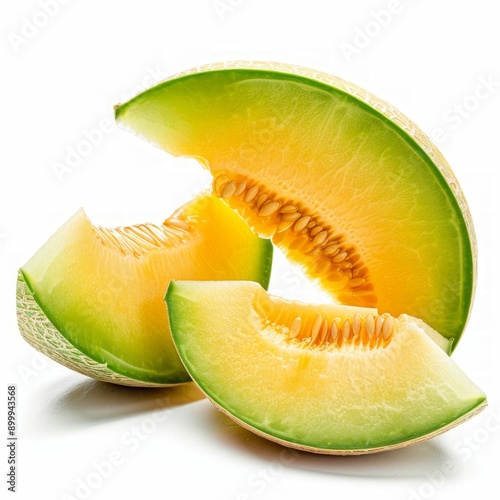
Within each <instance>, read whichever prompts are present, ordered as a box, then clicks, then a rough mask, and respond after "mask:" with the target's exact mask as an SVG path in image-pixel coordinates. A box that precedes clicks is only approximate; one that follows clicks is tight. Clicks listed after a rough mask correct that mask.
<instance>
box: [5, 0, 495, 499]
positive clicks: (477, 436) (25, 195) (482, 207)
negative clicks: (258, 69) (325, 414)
mask: <svg viewBox="0 0 500 500" xmlns="http://www.w3.org/2000/svg"><path fill="white" fill-rule="evenodd" d="M54 1H56V0H54ZM42 3H43V1H42V2H39V1H36V0H23V1H18V2H4V5H3V7H2V13H1V15H0V18H1V21H0V23H1V38H0V54H1V68H2V69H1V73H2V76H1V78H0V85H1V92H0V99H1V108H0V109H1V121H0V126H1V129H2V130H1V132H2V133H1V138H2V146H1V149H0V155H1V161H0V268H1V280H0V287H1V288H0V298H1V300H0V304H1V305H0V307H1V309H0V310H1V316H0V338H1V342H2V349H1V356H2V363H1V364H2V387H1V388H0V395H2V394H3V396H0V400H1V401H3V402H2V404H1V406H0V413H2V431H1V432H0V436H3V435H4V434H5V432H6V429H5V413H6V402H5V401H6V387H7V384H8V383H15V384H17V386H18V397H19V406H18V412H19V430H18V432H19V446H18V458H19V469H18V470H19V474H18V493H17V498H22V499H33V498H40V499H49V498H50V499H64V498H66V499H68V498H84V497H86V498H92V499H98V498H105V499H109V498H118V497H119V496H123V497H126V498H128V497H132V496H133V495H135V496H136V497H140V498H168V497H173V496H177V497H182V498H207V499H216V498H217V499H227V500H236V499H239V500H243V499H246V498H252V499H254V498H255V499H266V498H282V497H283V498H284V497H285V495H286V497H287V498H291V499H292V498H300V497H304V496H305V497H307V498H313V497H317V498H346V499H350V498H362V497H366V496H368V495H369V496H370V497H371V498H384V499H387V498H388V499H401V500H404V499H409V498H412V499H418V498H435V499H455V498H457V495H461V497H462V498H463V497H467V496H469V497H475V496H477V494H478V493H479V492H481V491H486V492H488V496H489V497H490V498H493V497H495V495H498V483H497V481H495V479H496V477H495V476H494V474H495V472H496V476H498V463H497V459H498V446H499V440H500V432H498V430H499V429H500V398H499V391H498V380H499V379H500V377H499V376H500V373H499V372H500V369H499V364H498V361H497V360H498V358H499V340H498V339H499V335H498V333H499V332H498V326H497V323H496V320H495V318H496V312H497V310H498V304H499V303H500V294H499V286H498V283H499V279H500V276H499V266H498V242H497V235H498V221H499V215H500V213H499V196H498V182H499V180H500V179H499V173H498V170H499V167H500V165H499V159H500V154H499V148H498V143H499V140H500V134H499V132H500V125H499V120H498V117H499V116H500V85H499V82H500V66H499V61H498V47H500V32H499V30H498V15H497V13H496V11H495V10H493V6H494V5H495V3H494V2H491V1H485V0H475V1H474V2H472V1H470V2H465V1H461V2H457V1H453V0H446V1H440V2H432V1H431V0H421V1H417V0H415V1H403V0H401V2H398V1H395V0H393V1H392V2H391V1H388V0H374V1H361V2H346V1H329V2H327V1H315V0H308V1H274V2H271V1H265V0H222V1H220V2H214V1H212V0H199V1H181V0H176V1H171V2H167V1H165V0H143V1H141V2H130V1H123V0H122V1H118V0H107V1H105V2H103V1H97V0H86V1H82V0H80V1H78V0H65V2H64V3H65V4H64V5H63V4H62V3H63V2H62V0H61V3H57V4H56V5H57V6H56V7H54V2H53V1H52V2H50V1H48V3H49V4H52V8H49V7H46V10H47V11H50V15H48V14H44V13H43V12H44V11H43V9H42V7H41V4H42ZM5 4H7V6H6V5H5ZM388 9H391V10H392V12H393V13H392V14H391V15H390V18H388V17H387V14H385V15H384V14H381V13H380V12H381V11H383V10H385V11H388ZM377 13H378V14H377ZM382 24H384V26H382ZM366 31H367V32H368V36H367V35H363V34H362V32H366ZM363 38H364V40H363ZM230 59H261V60H271V61H282V62H289V63H295V64H300V65H304V66H309V67H313V68H315V69H318V70H323V71H326V72H328V73H332V74H335V75H338V76H340V77H343V78H344V79H347V80H350V81H352V82H354V83H357V84H358V85H360V86H362V87H365V88H367V89H368V90H370V91H372V92H373V93H375V94H376V95H378V96H379V97H381V98H383V99H385V100H387V101H389V102H391V103H392V104H394V105H396V106H397V107H398V108H400V109H401V110H402V111H403V112H404V113H405V114H407V115H408V116H409V117H410V118H411V119H413V120H414V121H415V122H416V123H417V124H418V125H420V126H421V127H422V129H423V130H424V131H425V132H426V133H427V134H429V135H431V136H433V137H435V138H436V140H437V142H438V145H439V146H440V148H441V149H442V151H443V153H444V155H445V157H446V158H447V159H448V161H449V162H450V164H451V165H452V167H453V168H454V170H455V173H456V175H457V177H458V179H459V180H460V182H461V184H462V187H463V189H464V191H465V194H466V196H467V199H468V201H469V203H470V207H471V211H472V214H473V218H474V221H475V225H476V230H477V236H478V241H479V265H480V267H479V269H480V271H479V280H478V290H477V295H476V302H475V306H474V310H473V314H472V317H471V320H470V323H469V326H468V328H467V331H466V334H465V336H464V337H463V339H462V340H461V342H460V345H459V347H458V348H457V350H456V352H455V354H454V358H455V360H456V361H457V362H458V363H459V364H460V365H461V367H462V368H463V369H464V371H465V372H466V373H467V374H468V375H469V376H470V377H471V378H472V379H473V380H474V381H475V382H476V383H477V384H478V385H479V386H480V387H482V388H483V389H484V391H485V392H486V393H487V394H488V396H489V401H490V406H489V408H488V409H487V410H485V411H484V412H483V413H482V414H481V415H480V416H478V417H476V418H474V419H473V420H471V421H469V422H468V423H466V424H464V425H462V426H460V427H458V428H456V429H454V430H452V431H450V432H448V433H447V434H445V435H443V436H441V437H438V438H435V439H433V440H431V441H428V442H425V443H422V444H420V445H416V446H413V447H411V448H409V449H405V450H400V451H395V452H390V453H385V454H379V455H373V456H366V457H350V458H342V457H322V456H315V455H310V454H306V453H300V454H292V453H290V452H285V451H283V450H284V449H283V448H281V447H280V446H277V445H275V444H272V443H268V442H266V441H264V440H262V439H260V438H257V437H255V436H253V435H252V434H250V433H248V432H246V431H243V430H241V429H239V428H238V427H236V426H235V425H234V424H232V423H231V422H230V421H229V420H228V419H227V418H225V417H224V416H222V415H221V414H219V413H218V412H217V411H216V410H215V409H214V408H212V406H211V405H210V404H209V403H208V402H207V401H206V400H203V399H201V396H200V395H199V393H198V392H197V390H196V389H194V388H193V387H191V386H186V387H184V388H179V389H175V390H150V391H147V390H133V389H127V388H121V387H117V386H108V385H105V384H101V383H97V382H94V381H91V380H89V379H87V378H85V377H84V376H81V375H78V374H76V373H73V372H71V371H69V370H67V369H65V368H63V367H60V366H58V365H56V364H55V363H54V362H52V361H50V360H47V359H46V358H44V357H43V356H41V355H38V354H36V352H35V351H34V350H32V349H31V347H29V346H28V345H27V344H26V343H25V342H24V341H23V340H22V339H21V337H20V335H19V333H18V330H17V325H16V317H15V281H16V272H17V268H18V267H19V266H20V265H22V264H23V263H24V262H25V261H26V260H27V259H28V258H29V257H30V256H31V255H32V254H33V253H34V252H35V251H36V250H37V249H38V248H39V246H40V245H41V244H42V243H43V242H44V241H45V240H46V239H47V238H48V237H49V236H50V235H51V234H52V233H53V231H55V229H56V228H57V227H58V226H60V225H61V224H62V223H63V222H64V221H65V220H66V219H67V218H68V217H69V216H70V215H72V214H73V213H74V212H75V211H76V210H77V209H78V207H80V206H83V207H84V208H85V210H86V211H87V213H88V214H89V216H90V217H91V219H92V220H93V221H94V222H95V223H98V224H102V225H118V224H131V223H136V222H144V221H154V222H159V221H161V220H163V218H164V217H165V216H167V215H169V214H170V213H171V211H172V210H173V209H175V208H176V207H177V206H178V205H180V204H181V203H183V202H185V201H187V200H188V199H189V198H191V196H193V195H194V194H195V193H196V192H197V191H198V190H200V189H201V188H203V187H204V186H206V185H207V184H208V183H209V176H208V174H207V173H205V172H203V171H202V170H201V169H200V168H199V167H198V166H197V165H196V164H195V163H194V162H191V161H189V160H180V159H174V158H171V157H169V156H168V155H166V154H165V153H163V152H161V151H159V150H157V149H155V148H153V147H151V146H149V145H148V144H146V143H145V142H142V141H140V140H138V139H136V138H135V137H133V136H132V135H129V134H127V133H125V132H122V131H120V130H117V129H115V128H114V127H110V125H109V123H111V122H112V120H113V113H112V106H113V104H115V103H116V102H120V101H123V100H124V99H127V98H128V97H129V96H131V95H132V94H134V93H135V92H137V91H139V90H140V89H142V88H144V87H145V86H149V85H151V84H152V83H154V82H155V81H157V80H159V79H161V78H163V77H166V76H168V75H170V74H173V73H175V72H177V71H180V70H184V69H187V68H190V67H192V66H196V65H199V64H203V63H208V62H215V61H221V60H230ZM485 81H486V82H490V83H488V84H487V85H486V86H485V84H484V82H485ZM477 96H479V97H480V99H478V97H477ZM459 110H462V111H459ZM460 113H462V115H460ZM103 120H104V121H103ZM98 127H101V128H103V129H104V132H103V139H102V142H101V143H100V144H97V145H95V146H94V147H93V148H92V149H91V151H90V152H89V153H88V154H87V156H86V157H85V158H84V159H83V160H82V161H81V162H80V163H79V164H78V165H76V166H75V167H74V169H73V170H72V171H71V172H67V173H65V174H63V175H62V176H59V177H58V176H57V175H56V172H55V170H54V165H55V164H56V163H57V162H61V163H64V162H65V158H66V155H67V154H68V149H71V148H76V147H78V146H79V145H81V142H82V141H83V140H85V134H86V133H89V132H90V131H92V130H93V129H96V128H98ZM439 129H441V132H440V131H439ZM277 260H278V262H277V265H276V267H275V269H274V275H273V280H272V287H271V289H272V290H274V291H277V292H282V293H285V294H287V295H289V296H293V297H295V298H303V299H308V298H310V297H312V296H314V290H313V289H312V288H311V287H308V286H307V285H306V284H305V282H304V280H303V278H301V277H299V275H298V273H296V271H294V270H292V269H290V268H289V267H287V265H286V263H284V262H283V260H282V259H277ZM429 411H431V410H429ZM136 431H138V432H139V434H138V436H139V437H134V432H136ZM0 449H3V450H4V451H2V452H1V453H0V463H2V467H0V471H2V474H1V477H2V478H5V475H4V473H5V472H6V470H7V465H6V462H7V449H6V448H5V447H4V445H2V446H1V447H0ZM110 460H113V461H114V463H115V464H114V465H113V469H112V470H111V468H110V466H106V465H103V462H104V461H110ZM99 464H100V465H99ZM98 469H99V471H97V470H98ZM82 482H90V489H88V487H87V489H86V488H85V487H82V486H81V484H82ZM1 483H2V484H1V485H0V488H1V489H2V490H3V491H6V488H7V484H6V483H5V484H4V479H2V481H1ZM78 485H80V486H78ZM3 491H2V496H3Z"/></svg>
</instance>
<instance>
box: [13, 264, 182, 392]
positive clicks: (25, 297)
mask: <svg viewBox="0 0 500 500" xmlns="http://www.w3.org/2000/svg"><path fill="white" fill-rule="evenodd" d="M16 306H17V320H18V325H19V331H20V332H21V335H22V337H23V338H24V340H26V342H28V344H30V345H31V346H32V347H34V348H35V349H36V350H37V351H40V352H41V353H43V354H45V355H46V356H47V357H49V358H51V359H53V360H54V361H56V362H57V363H59V364H61V365H63V366H66V367H67V368H70V369H71V370H74V371H76V372H78V373H81V374H82V375H86V376H88V377H91V378H93V379H96V380H100V381H102V382H110V383H113V384H118V385H124V386H129V387H174V386H179V385H181V384H185V383H188V382H190V380H187V381H185V382H180V383H176V384H161V383H154V382H144V381H142V380H136V379H133V378H130V377H127V376H125V375H121V374H119V373H116V372H114V371H112V370H110V369H109V368H108V366H107V363H99V362H97V361H95V360H94V359H92V358H89V357H88V356H87V355H86V354H84V353H83V352H82V351H80V350H79V349H77V348H76V347H75V346H74V345H73V344H71V343H70V342H69V341H68V340H67V339H66V338H65V337H64V336H63V335H62V334H61V333H60V332H59V330H58V329H57V328H56V327H55V326H54V325H53V324H52V323H51V321H50V320H49V319H48V318H47V316H46V315H45V313H44V312H43V310H42V309H41V308H40V306H39V305H38V303H37V302H36V300H35V298H34V296H33V292H32V291H31V289H30V288H29V286H28V284H27V283H26V280H25V279H24V276H23V273H22V272H21V271H19V272H18V277H17V287H16Z"/></svg>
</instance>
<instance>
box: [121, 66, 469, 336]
mask: <svg viewBox="0 0 500 500" xmlns="http://www.w3.org/2000/svg"><path fill="white" fill-rule="evenodd" d="M116 119H117V122H118V123H119V124H120V125H121V126H122V127H124V128H125V129H127V130H131V131H132V132H134V133H136V134H137V135H139V136H141V137H143V138H145V139H147V140H149V141H151V142H152V143H153V144H156V145H158V146H159V147H161V148H163V149H165V150H166V151H168V152H170V153H171V154H173V155H176V156H192V157H194V158H197V159H198V160H199V161H200V162H201V163H202V164H203V165H204V166H205V167H207V168H208V169H209V170H210V172H211V173H212V174H213V176H214V192H215V193H216V194H217V195H218V196H220V197H221V198H223V199H224V200H225V201H226V202H227V203H228V204H229V205H230V206H231V207H233V208H234V209H235V210H236V211H238V213H240V215H241V216H242V217H243V218H244V219H245V220H246V221H247V222H248V223H249V225H250V226H251V227H252V228H253V229H254V231H256V232H257V233H258V234H259V235H260V236H263V237H268V238H272V241H273V242H274V243H275V244H276V245H277V246H279V247H280V248H281V249H282V250H283V251H284V252H285V254H286V255H287V256H288V257H289V258H290V259H291V260H292V261H294V262H298V263H300V264H301V265H302V266H303V267H304V269H305V271H306V272H307V274H308V275H309V276H311V277H312V278H314V279H316V280H317V281H318V282H319V283H320V284H321V286H322V287H323V288H324V289H325V290H326V291H327V292H329V293H330V294H331V295H332V296H333V297H334V298H335V299H336V300H337V301H338V302H339V303H342V304H350V305H360V306H374V307H378V308H379V309H380V310H383V311H388V312H390V313H391V314H393V315H396V316H398V315H400V314H402V313H407V314H411V315H412V316H415V317H418V318H421V319H422V320H424V321H425V322H426V323H428V324H429V325H430V326H432V327H433V328H435V329H436V330H438V331H439V332H440V333H441V334H442V335H444V336H446V337H447V338H449V339H454V340H455V342H454V344H453V346H456V344H457V341H458V339H459V337H460V335H461V333H462V331H463V329H464V327H465V324H466V322H467V318H468V316H469V312H470V308H471V303H472V298H473V294H474V283H475V236H474V231H473V226H472V221H471V217H470V214H469V210H468V208H467V204H466V202H465V199H464V196H463V194H462V191H461V190H460V186H459V184H458V182H457V180H456V179H455V177H454V175H453V173H452V171H451V169H450V167H449V166H448V164H447V163H446V161H445V160H444V158H443V157H442V155H441V154H440V152H439V151H438V150H437V148H436V147H435V146H434V145H433V144H432V143H431V142H430V141H429V140H428V139H427V138H426V136H425V134H424V133H423V132H422V131H421V130H420V129H419V128H418V127H417V126H416V125H415V124H413V123H412V122H411V121H410V120H409V119H408V118H406V117H405V116H404V115H402V114H401V113H400V112H399V111H398V110H397V109H395V108H394V107H392V106H390V105H389V104H387V103H386V102H384V101H382V100H381V99H378V98H377V97H375V96H373V95H372V94H370V93H369V92H366V91H364V90H363V89H360V88H359V87H356V86H355V85H352V84H350V83H348V82H345V81H343V80H341V79H340V78H336V77H333V76H330V75H326V74H324V73H320V72H315V71H312V70H307V69H304V68H300V67H296V66H290V65H285V64H274V63H259V62H256V63H245V62H235V63H232V62H231V63H225V64H219V65H217V64H216V65H210V66H206V67H200V68H196V69H195V70H192V71H187V72H185V73H182V74H180V75H177V76H175V77H173V78H171V79H169V80H166V81H164V82H162V83H160V84H158V85H156V86H155V87H153V88H151V89H149V90H147V91H145V92H143V93H141V94H140V95H138V96H136V97H134V98H133V99H131V100H130V101H129V102H127V103H124V104H123V105H119V106H117V108H116Z"/></svg>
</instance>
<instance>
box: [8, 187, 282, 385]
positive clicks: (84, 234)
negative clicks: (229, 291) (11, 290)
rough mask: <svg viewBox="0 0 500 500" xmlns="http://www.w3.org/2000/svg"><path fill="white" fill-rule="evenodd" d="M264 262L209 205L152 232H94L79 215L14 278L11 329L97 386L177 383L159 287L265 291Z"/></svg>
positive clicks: (258, 242)
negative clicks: (196, 283)
mask: <svg viewBox="0 0 500 500" xmlns="http://www.w3.org/2000/svg"><path fill="white" fill-rule="evenodd" d="M271 259H272V247H271V244H270V242H269V241H266V240H262V239H259V238H258V237H256V236H255V235H254V234H253V233H252V232H251V231H250V230H249V228H248V226H247V225H246V224H245V222H243V221H242V220H241V219H240V218H239V217H238V216H237V215H236V214H235V213H234V212H233V211H232V210H230V209H229V208H228V207H227V206H225V205H224V204H223V203H222V202H221V201H220V200H218V199H217V198H215V197H213V196H211V195H205V194H204V195H201V196H199V197H198V198H196V199H194V200H193V201H191V202H189V203H187V204H186V205H184V206H183V207H181V208H180V209H179V210H177V211H176V212H175V213H174V214H173V215H172V216H171V217H169V218H168V219H166V220H165V221H164V222H163V223H162V224H160V225H155V224H139V225H135V226H129V227H118V228H114V229H108V228H103V227H97V226H94V225H92V224H91V222H90V221H89V219H88V218H87V216H86V215H85V213H84V212H83V210H80V211H78V212H77V213H76V214H75V215H74V216H73V217H71V218H70V219H69V220H68V221H67V222H66V223H65V224H64V225H63V226H62V227H61V228H60V229H59V230H58V231H57V232H56V233H55V234H54V235H53V236H52V237H51V238H50V239H49V240H48V241H47V242H46V243H45V245H44V246H43V247H42V248H41V249H40V250H39V251H38V252H37V253H36V254H35V255H34V256H33V257H32V258H31V259H30V260H29V261H28V262H27V263H26V264H25V265H24V266H23V267H22V268H21V269H20V272H19V278H18V286H17V288H18V289H17V314H18V323H19V328H20V331H21V334H22V335H23V337H24V338H25V339H26V340H27V341H28V342H29V343H30V344H31V345H33V346H34V347H35V348H36V349H38V350H40V351H41V352H43V353H44V354H46V355H47V356H49V357H51V358H53V359H55V360H56V361H58V362H60V363H61V364H63V365H66V366H68V367H70V368H72V369H74V370H76V371H78V372H81V373H84V374H85V375H89V376H91V377H93V378H96V379H99V380H103V381H108V382H114V383H117V384H122V385H131V386H157V385H173V384H178V383H183V382H187V381H189V380H190V379H189V376H188V374H187V373H186V371H185V370H184V368H183V366H182V363H181V361H180V360H179V357H178V356H177V353H176V351H175V348H174V346H173V344H172V339H171V335H170V328H169V323H168V315H167V311H166V307H165V302H164V300H163V298H164V296H165V291H166V289H167V286H168V282H169V280H170V279H191V280H192V279H204V280H207V279H209V280H217V279H224V280H236V279H248V280H255V281H257V282H259V283H261V284H262V285H263V286H265V287H267V285H268V282H269V276H270V271H271Z"/></svg>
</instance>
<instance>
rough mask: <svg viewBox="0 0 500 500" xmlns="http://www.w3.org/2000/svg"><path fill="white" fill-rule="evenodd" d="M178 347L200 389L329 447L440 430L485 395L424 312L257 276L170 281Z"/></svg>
mask: <svg viewBox="0 0 500 500" xmlns="http://www.w3.org/2000/svg"><path fill="white" fill-rule="evenodd" d="M166 301H167V304H168V311H169V317H170V324H171V328H172V335H173V339H174V343H175V346H176V348H177V350H178V353H179V355H180V357H181V359H182V361H183V363H184V365H185V367H186V369H187V371H188V372H189V373H190V375H191V377H192V378H193V380H194V381H195V382H196V383H197V384H198V386H199V387H200V389H201V390H202V391H203V392H204V393H205V394H206V395H207V396H208V397H209V398H210V399H211V400H212V401H213V402H214V403H215V405H216V406H217V407H219V408H220V409H221V410H222V411H224V412H225V413H226V414H228V415H229V416H230V417H231V418H233V419H234V420H235V421H236V422H238V423H239V424H241V425H242V426H244V427H245V428H247V429H249V430H251V431H253V432H255V433H257V434H259V435H261V436H264V437H266V438H268V439H271V440H273V441H276V442H278V443H281V444H284V445H286V446H290V447H294V448H298V449H302V450H306V451H312V452H317V453H325V454H339V455H345V454H361V453H373V452H378V451H383V450H389V449H393V448H399V447H403V446H407V445H409V444H412V443H415V442H419V441H422V440H424V439H427V438H430V437H433V436H435V435H437V434H439V433H441V432H444V431H445V430H447V429H449V428H451V427H453V426H455V425H457V424H459V423H460V422H463V421H465V420H466V419H468V418H470V417H471V416H473V415H474V414H476V413H477V412H479V411H480V410H481V409H482V408H484V407H485V406H486V396H485V395H484V394H483V392H482V391H481V390H480V389H479V388H478V387H477V386H476V385H475V384H474V383H473V382H471V381H470V380H469V379H468V378H467V376H466V375H465V374H464V373H463V372H462V371H461V370H460V368H459V367H458V366H457V365H456V364H455V363H454V361H453V360H452V359H451V358H450V357H449V356H448V354H447V353H446V352H445V351H444V350H443V348H442V347H445V346H446V344H443V343H442V342H440V343H441V346H439V345H438V344H437V343H436V342H435V340H436V339H437V337H439V334H437V333H436V332H435V331H433V330H431V329H429V327H428V326H427V325H425V324H424V323H423V322H422V321H419V320H415V319H414V318H412V317H409V316H407V315H401V316H400V317H398V318H395V317H393V316H391V315H389V314H383V315H379V314H378V313H377V311H376V310H374V309H368V308H360V307H354V306H340V305H339V306H334V305H317V306H312V305H307V304H302V303H297V302H291V301H285V300H283V299H280V298H277V297H273V296H270V295H268V294H267V293H266V292H265V291H264V290H263V289H262V287H260V286H259V285H258V284H256V283H250V282H194V281H172V282H171V283H170V285H169V288H168V292H167V296H166Z"/></svg>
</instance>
